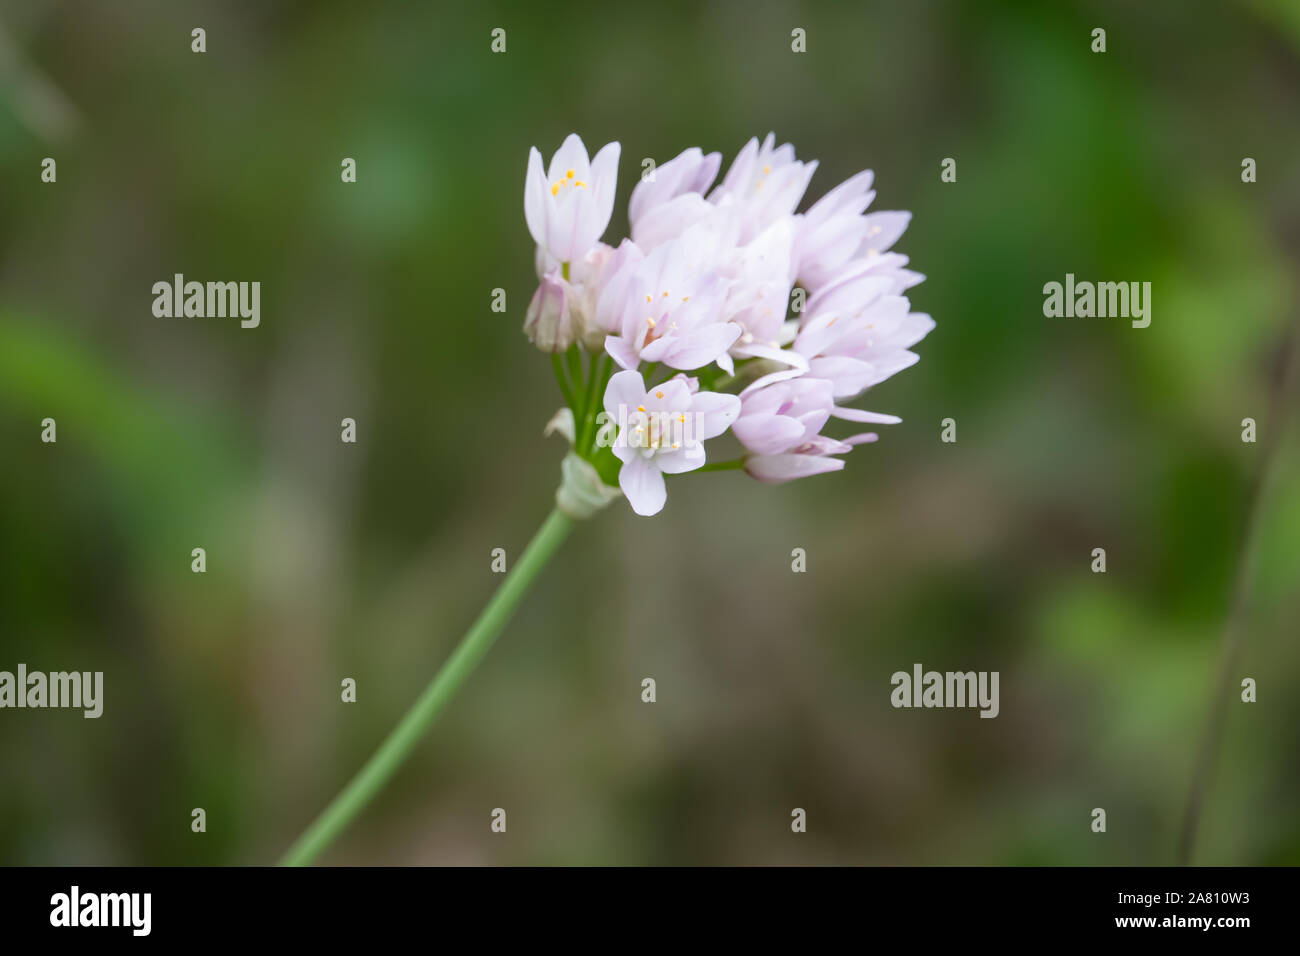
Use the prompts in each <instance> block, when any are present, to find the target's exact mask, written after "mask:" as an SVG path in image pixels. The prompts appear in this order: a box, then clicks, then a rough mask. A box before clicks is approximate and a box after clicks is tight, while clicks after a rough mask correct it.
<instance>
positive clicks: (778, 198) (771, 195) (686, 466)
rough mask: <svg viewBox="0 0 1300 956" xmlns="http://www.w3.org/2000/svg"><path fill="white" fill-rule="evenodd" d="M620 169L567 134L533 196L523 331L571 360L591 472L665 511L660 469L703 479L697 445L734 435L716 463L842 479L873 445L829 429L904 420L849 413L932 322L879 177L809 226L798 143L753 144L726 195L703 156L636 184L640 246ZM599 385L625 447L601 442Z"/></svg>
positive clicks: (579, 436) (644, 505) (536, 169)
mask: <svg viewBox="0 0 1300 956" xmlns="http://www.w3.org/2000/svg"><path fill="white" fill-rule="evenodd" d="M617 160H618V144H617V143H611V144H610V145H609V146H606V147H605V148H604V149H602V150H601V151H600V152H599V153H598V154H597V155H596V157H595V159H594V160H592V161H591V162H590V164H588V161H587V153H586V150H585V148H583V146H582V141H581V140H579V139H578V138H577V136H570V137H569V138H568V139H566V140H565V141H564V144H563V145H562V146H561V147H560V149H559V151H557V153H556V154H555V156H554V157H552V159H551V163H550V166H549V168H548V169H546V170H545V171H544V170H543V168H542V160H541V155H540V154H539V153H538V152H537V150H536V149H534V150H533V151H532V153H531V155H530V157H529V165H528V179H527V183H526V187H525V203H524V205H525V210H524V211H525V217H526V219H527V221H528V228H529V231H530V232H531V233H532V235H533V238H534V239H536V241H537V244H538V250H537V266H538V275H539V276H541V285H540V287H539V289H538V291H537V293H536V294H535V295H534V297H533V301H532V303H531V304H530V306H529V310H528V318H527V321H526V323H525V328H526V330H527V332H528V334H529V337H530V338H531V339H532V340H533V341H534V342H535V343H536V344H537V345H538V346H539V347H540V348H542V349H544V350H547V351H556V352H558V351H567V352H568V353H569V354H568V357H567V359H566V360H565V361H564V362H557V366H556V367H557V374H560V375H561V378H562V381H561V385H562V386H564V387H565V389H566V395H568V396H569V400H570V406H571V407H570V408H569V409H568V412H569V417H568V419H567V420H570V421H572V423H573V424H572V426H571V427H570V429H569V432H570V433H571V435H570V438H571V441H573V443H574V452H573V455H576V456H579V458H581V459H582V460H583V461H586V462H588V463H590V464H591V465H592V466H593V469H592V470H591V472H590V475H595V474H597V473H599V475H601V476H604V477H603V478H602V479H601V480H604V481H612V480H613V474H614V470H615V469H617V472H618V483H619V486H620V488H621V489H622V491H623V493H624V495H626V497H627V498H628V500H629V501H630V502H631V504H632V507H633V509H634V510H635V511H636V512H637V513H638V514H655V513H657V512H658V511H659V510H660V509H661V508H663V506H664V501H665V497H666V493H667V489H666V484H665V482H664V475H668V474H678V473H681V472H687V471H692V470H695V469H698V468H699V467H701V466H702V465H703V464H704V463H705V455H704V447H703V442H704V440H706V439H713V438H716V437H718V436H720V435H721V434H723V433H724V432H726V431H727V430H731V431H732V432H734V434H735V438H736V439H737V440H738V441H739V443H740V446H741V448H742V455H741V457H740V458H736V459H734V460H731V461H727V462H723V463H720V465H721V467H741V466H743V468H744V470H745V471H746V472H747V473H748V474H750V475H751V476H753V477H754V478H757V479H758V480H760V481H765V482H778V481H789V480H791V479H793V478H801V477H805V476H807V475H813V474H819V473H822V472H826V471H835V470H839V469H841V468H843V467H844V460H843V458H841V457H836V456H840V455H843V454H845V453H847V452H848V451H850V450H852V449H853V448H854V447H855V446H856V445H860V444H864V443H867V442H873V441H875V440H876V439H877V435H876V434H875V433H874V432H863V433H859V434H851V435H849V436H847V437H844V438H835V437H833V436H831V435H827V434H825V432H826V431H827V430H828V429H831V428H832V427H839V426H836V425H835V422H836V421H837V420H838V421H839V422H845V421H847V422H862V423H871V424H878V425H879V424H894V423H897V422H898V421H899V420H900V419H898V418H897V417H896V416H893V415H885V414H880V413H877V412H869V411H864V410H862V409H858V408H853V407H849V406H848V405H846V404H845V403H846V402H848V401H850V400H852V399H853V398H855V397H856V396H858V395H860V394H861V393H862V392H864V391H866V390H867V389H869V388H871V387H873V386H875V385H877V384H879V383H880V382H882V381H884V380H885V379H887V378H889V377H890V376H891V375H893V374H895V373H897V372H899V371H901V370H902V369H904V368H907V367H908V366H909V365H911V364H913V363H915V362H916V361H917V355H916V353H915V352H913V351H911V349H912V347H913V346H914V345H915V344H916V343H917V342H919V341H920V340H921V339H922V338H924V336H925V335H926V334H927V333H928V332H929V331H930V330H931V329H932V328H934V321H933V320H932V319H931V318H930V317H929V316H928V315H924V314H920V313H914V312H912V311H911V306H910V303H909V301H908V290H909V289H911V288H912V287H913V286H914V285H916V284H917V283H918V282H920V281H922V279H923V278H924V277H923V276H921V275H919V274H918V273H916V272H913V271H911V270H910V269H908V268H907V265H908V259H907V257H906V256H905V255H902V254H900V253H898V252H896V251H894V246H895V244H896V243H897V242H898V240H899V239H900V237H901V236H902V235H903V233H904V231H905V230H906V228H907V226H908V223H909V221H910V219H911V214H910V213H906V212H868V208H869V207H870V205H871V203H872V202H873V200H874V199H875V195H876V193H875V189H874V185H875V184H874V176H873V174H872V173H871V171H870V170H866V171H863V172H861V173H858V174H857V175H855V176H852V177H850V178H849V179H847V180H846V181H844V182H843V183H841V184H840V185H838V186H836V187H835V188H834V189H832V190H830V191H829V192H827V193H826V194H825V195H823V196H822V197H820V198H819V199H817V200H815V201H814V202H812V203H811V205H809V206H808V208H807V209H806V210H805V211H803V212H799V211H798V209H799V206H800V204H801V203H802V202H803V198H804V194H805V192H806V191H807V189H808V185H809V183H810V181H811V179H812V177H813V174H814V172H815V171H816V168H817V163H816V162H805V161H801V160H799V159H797V158H796V157H795V151H794V147H792V146H790V145H789V144H783V145H780V146H778V145H776V139H775V137H774V136H773V135H771V134H769V135H768V136H767V137H766V138H765V139H764V140H763V141H762V142H761V143H760V142H759V141H758V140H757V139H752V140H750V141H749V143H747V144H746V145H745V146H744V147H743V148H742V149H741V151H740V153H739V154H738V155H737V156H736V158H735V160H734V161H733V162H732V163H731V165H730V167H729V168H728V169H727V172H726V174H725V175H724V176H723V177H722V180H721V182H718V183H717V184H716V185H715V180H716V179H717V176H718V171H719V169H720V168H721V157H720V156H719V154H717V153H705V152H703V151H702V150H700V149H697V148H694V147H692V148H690V149H686V150H683V151H682V152H681V153H679V154H678V155H677V156H675V157H674V158H672V159H671V160H669V161H668V162H666V163H663V164H662V165H661V166H659V167H658V168H657V169H655V170H654V171H653V175H652V176H651V175H647V176H646V177H645V178H644V179H643V180H642V181H641V182H640V183H638V184H637V186H636V187H635V188H634V189H633V191H632V195H631V200H630V202H629V206H628V220H629V224H630V231H631V235H630V236H629V237H628V238H626V239H624V240H622V242H620V243H619V244H618V245H617V246H610V245H606V244H604V243H602V242H600V238H601V235H602V233H603V232H604V230H605V228H606V226H607V225H608V224H609V219H610V215H611V211H612V207H613V193H614V184H615V177H616V175H617ZM796 291H797V293H798V295H797V296H795V295H792V293H795V292H796ZM792 298H793V299H794V300H795V303H796V304H795V305H794V306H793V307H792V306H791V300H792ZM800 304H802V306H803V307H802V308H800V307H799V305H800ZM583 351H585V352H587V353H589V358H588V360H587V361H586V363H585V369H586V371H585V373H584V372H583V369H584V364H583V362H582V359H581V357H580V355H581V352H583ZM611 360H612V362H611ZM612 367H615V368H619V369H621V371H614V372H613V374H612V377H610V375H611V368H612ZM566 370H567V371H566ZM675 373H677V374H675ZM686 373H689V374H686ZM583 378H585V379H586V380H585V381H582V380H581V379H583ZM564 379H578V380H570V381H567V382H566V381H564ZM656 379H662V380H661V381H660V382H659V384H649V385H647V382H651V383H653V382H654V381H655V380H656ZM701 383H703V384H701ZM600 389H603V396H604V399H603V403H602V404H603V406H604V413H605V415H606V416H607V418H608V419H609V420H610V421H613V422H615V423H616V428H615V429H613V432H614V433H615V434H616V436H617V437H616V438H615V439H614V440H613V441H608V442H602V441H601V440H600V439H599V435H600V434H606V431H605V429H604V428H602V430H601V432H598V433H597V439H596V440H595V442H594V444H593V443H592V440H591V436H592V432H593V429H594V426H593V425H592V424H590V423H591V422H592V421H593V417H594V416H595V417H598V416H596V412H597V411H598V409H596V408H593V407H591V406H594V405H595V404H596V402H595V401H594V400H593V399H594V398H595V397H596V396H598V395H600V394H602V393H601V392H600ZM734 393H739V395H737V394H734ZM587 396H591V399H589V398H587ZM620 411H621V412H622V413H623V416H622V417H619V414H620ZM570 457H573V456H572V455H571V456H570ZM593 480H594V479H593ZM615 493H616V492H615Z"/></svg>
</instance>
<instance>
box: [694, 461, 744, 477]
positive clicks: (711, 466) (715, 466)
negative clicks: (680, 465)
mask: <svg viewBox="0 0 1300 956" xmlns="http://www.w3.org/2000/svg"><path fill="white" fill-rule="evenodd" d="M744 467H745V459H743V458H732V459H731V460H730V461H710V462H705V463H704V464H703V465H700V467H699V468H696V469H695V470H694V473H696V474H698V473H699V472H701V471H734V470H735V469H737V468H744ZM688 474H689V473H688Z"/></svg>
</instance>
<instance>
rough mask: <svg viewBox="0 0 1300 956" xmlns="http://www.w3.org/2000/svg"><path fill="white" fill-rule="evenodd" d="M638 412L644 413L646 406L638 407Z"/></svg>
mask: <svg viewBox="0 0 1300 956" xmlns="http://www.w3.org/2000/svg"><path fill="white" fill-rule="evenodd" d="M636 410H637V411H638V412H644V411H645V406H644V405H638V406H637V407H636Z"/></svg>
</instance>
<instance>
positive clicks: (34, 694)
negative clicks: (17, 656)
mask: <svg viewBox="0 0 1300 956" xmlns="http://www.w3.org/2000/svg"><path fill="white" fill-rule="evenodd" d="M0 707H72V708H81V709H82V710H84V711H85V713H84V715H83V716H85V717H87V718H90V717H98V716H99V715H100V714H102V713H103V712H104V672H103V671H95V672H93V673H92V672H90V671H84V672H83V671H51V672H50V673H49V674H45V673H43V672H41V671H31V672H28V670H27V665H26V664H19V665H18V673H17V675H14V674H13V673H11V672H10V671H0Z"/></svg>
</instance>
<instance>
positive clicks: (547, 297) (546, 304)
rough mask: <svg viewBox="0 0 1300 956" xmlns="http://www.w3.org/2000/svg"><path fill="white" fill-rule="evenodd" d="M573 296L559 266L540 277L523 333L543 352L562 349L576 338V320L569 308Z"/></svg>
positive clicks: (570, 287) (529, 306) (561, 350)
mask: <svg viewBox="0 0 1300 956" xmlns="http://www.w3.org/2000/svg"><path fill="white" fill-rule="evenodd" d="M573 297H574V290H573V288H572V286H570V285H569V283H568V282H567V281H565V279H564V277H563V276H562V275H560V272H559V270H558V269H552V270H551V271H550V272H548V273H546V275H544V276H542V281H541V284H539V285H538V286H537V291H536V292H534V293H533V300H532V301H531V302H529V303H528V314H527V315H526V316H525V317H524V334H525V335H527V336H528V339H529V341H530V342H532V343H533V344H534V345H536V346H537V347H538V348H539V349H541V350H542V351H543V352H563V351H566V350H567V349H568V348H569V346H571V345H572V344H573V343H574V342H575V341H577V337H578V330H577V328H576V325H577V323H576V322H575V320H574V315H573V309H572V307H571V306H572V299H573Z"/></svg>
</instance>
